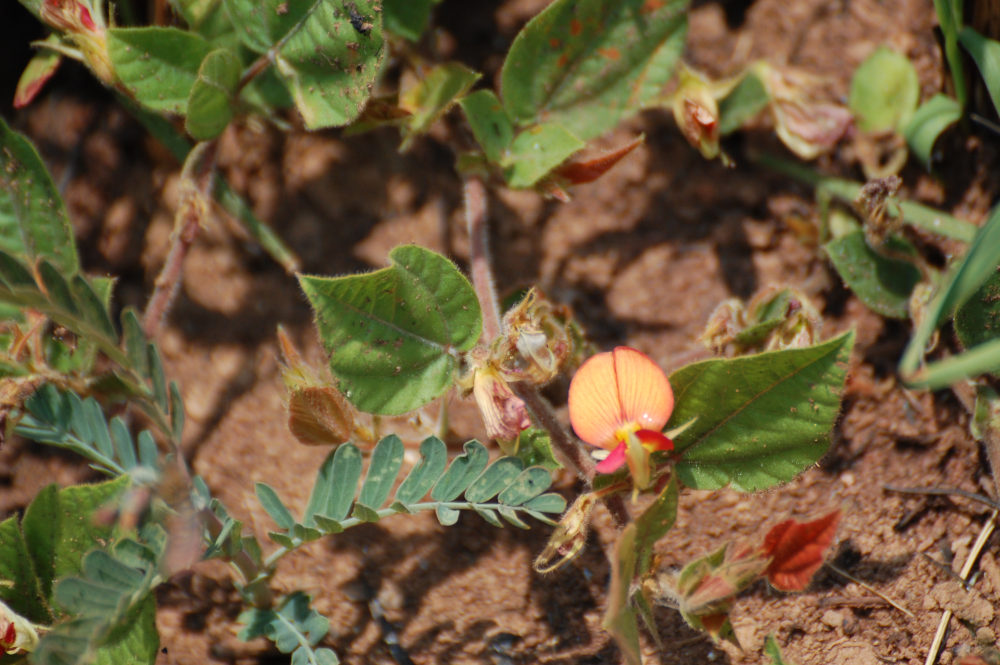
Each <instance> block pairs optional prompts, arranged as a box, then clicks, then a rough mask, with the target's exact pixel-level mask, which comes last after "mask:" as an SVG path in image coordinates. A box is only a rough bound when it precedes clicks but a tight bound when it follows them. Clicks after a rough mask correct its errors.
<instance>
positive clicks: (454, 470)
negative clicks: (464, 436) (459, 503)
mask: <svg viewBox="0 0 1000 665" xmlns="http://www.w3.org/2000/svg"><path fill="white" fill-rule="evenodd" d="M464 450H465V452H464V453H463V454H461V455H459V456H458V457H456V458H455V459H453V460H452V461H451V465H450V466H449V467H448V470H447V471H445V473H444V475H443V476H442V477H441V479H440V480H439V481H438V482H437V484H435V485H434V489H432V490H431V498H432V499H434V500H435V501H454V500H455V499H456V498H458V496H459V495H460V494H461V493H462V492H464V491H465V489H466V488H467V487H468V486H469V484H470V483H472V481H473V480H475V479H476V478H477V477H478V476H479V474H481V473H482V472H483V469H485V468H486V464H487V463H488V462H489V461H490V454H489V453H488V452H487V451H486V448H485V446H483V444H481V443H479V442H478V441H467V442H466V443H465V447H464ZM456 518H457V516H456Z"/></svg>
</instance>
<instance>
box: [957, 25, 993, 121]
mask: <svg viewBox="0 0 1000 665" xmlns="http://www.w3.org/2000/svg"><path fill="white" fill-rule="evenodd" d="M958 41H959V42H961V43H962V46H964V47H965V50H966V51H968V52H969V55H971V56H972V59H973V60H975V61H976V66H977V67H979V73H980V74H982V76H983V82H984V83H985V84H986V89H987V90H988V91H989V93H990V99H992V100H993V108H994V109H996V112H997V113H1000V42H998V41H996V40H994V39H988V38H986V37H984V36H982V35H981V34H979V33H978V32H976V31H975V30H973V29H972V28H970V27H968V26H966V27H964V28H962V29H961V30H960V31H959V33H958Z"/></svg>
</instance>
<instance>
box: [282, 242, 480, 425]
mask: <svg viewBox="0 0 1000 665" xmlns="http://www.w3.org/2000/svg"><path fill="white" fill-rule="evenodd" d="M389 258H390V260H391V262H392V266H391V267H389V268H384V269H382V270H377V271H375V272H372V273H368V274H364V275H351V276H348V277H337V278H333V277H313V276H308V275H301V276H300V277H299V282H300V284H301V286H302V290H303V291H304V292H305V294H306V297H307V298H308V299H309V302H310V304H311V305H312V307H313V310H314V311H315V312H316V325H317V327H318V329H319V334H320V338H321V339H322V341H323V345H324V346H325V347H326V349H327V351H328V352H329V353H330V369H331V371H332V372H333V374H334V376H336V377H337V379H338V380H339V382H340V388H341V390H342V391H343V392H344V394H345V395H346V396H347V398H348V399H349V400H351V401H352V402H353V403H354V404H355V405H356V406H357V407H358V408H359V409H361V410H362V411H367V412H370V413H379V414H386V415H395V414H401V413H406V412H407V411H412V410H413V409H416V408H418V407H420V406H422V405H424V404H426V403H427V402H429V401H431V400H433V399H434V398H436V397H438V396H440V395H441V394H443V393H444V391H445V390H447V389H448V388H449V387H450V386H451V383H452V378H453V375H454V372H455V370H456V368H457V367H458V352H459V351H465V350H468V349H469V348H471V347H472V345H473V344H475V343H476V341H477V340H478V339H479V334H480V330H481V328H482V320H481V315H480V310H479V302H478V300H477V299H476V295H475V292H474V291H473V290H472V286H471V285H470V284H469V281H468V280H467V279H466V278H465V277H464V276H463V275H462V274H461V273H460V272H459V271H458V268H456V267H455V265H454V264H453V263H451V262H450V261H449V260H448V259H446V258H444V257H443V256H441V255H439V254H436V253H434V252H432V251H430V250H427V249H423V248H420V247H416V246H414V245H406V246H402V247H397V248H396V249H394V250H393V251H392V252H391V253H390V254H389Z"/></svg>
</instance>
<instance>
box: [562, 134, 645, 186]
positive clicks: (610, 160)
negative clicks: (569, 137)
mask: <svg viewBox="0 0 1000 665" xmlns="http://www.w3.org/2000/svg"><path fill="white" fill-rule="evenodd" d="M643 140H644V138H643V137H642V136H637V137H636V138H635V139H633V140H632V141H630V142H629V143H627V144H625V145H624V146H622V147H621V148H617V149H616V150H612V151H611V152H606V153H604V154H603V155H598V156H597V157H592V158H590V159H586V160H581V161H571V162H567V163H565V164H563V165H562V166H560V167H559V168H557V169H556V170H555V173H556V175H558V176H560V177H561V178H565V179H566V181H568V182H569V183H570V184H571V185H582V184H584V183H588V182H594V181H595V180H597V179H598V178H600V177H601V176H602V175H604V174H605V173H607V172H608V171H610V170H611V167H613V166H614V165H615V164H617V163H618V162H620V161H621V160H622V159H623V158H624V157H625V155H627V154H629V153H630V152H632V151H633V150H635V149H636V148H637V147H639V144H641V143H642V142H643Z"/></svg>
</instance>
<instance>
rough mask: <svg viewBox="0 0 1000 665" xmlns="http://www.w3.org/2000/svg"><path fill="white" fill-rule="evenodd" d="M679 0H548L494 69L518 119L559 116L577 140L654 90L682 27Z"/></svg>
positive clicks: (678, 46)
mask: <svg viewBox="0 0 1000 665" xmlns="http://www.w3.org/2000/svg"><path fill="white" fill-rule="evenodd" d="M687 6H688V3H687V2H686V0H664V1H663V2H655V3H654V2H647V1H646V0H556V1H555V2H553V3H552V4H550V5H549V6H548V7H546V8H545V9H544V10H543V11H542V12H541V13H540V14H538V15H537V16H536V17H535V18H533V19H532V20H531V21H529V22H528V24H527V25H526V26H525V27H524V29H523V30H521V32H520V33H519V34H518V36H517V37H516V38H515V40H514V43H513V44H512V45H511V47H510V51H509V52H508V54H507V59H506V61H505V62H504V65H503V70H502V72H501V90H502V95H501V96H502V98H503V101H504V105H505V106H506V107H507V112H508V113H510V116H511V117H512V118H513V119H514V120H515V121H516V122H517V123H518V124H521V125H532V124H538V123H548V122H554V123H559V124H560V125H562V126H563V127H565V128H566V130H568V131H569V132H570V133H572V134H573V135H574V136H577V137H579V138H580V139H582V140H584V141H588V140H590V139H592V138H595V137H597V136H600V135H601V134H603V133H604V132H606V131H607V130H609V129H611V128H612V127H614V126H615V125H617V124H618V122H619V121H620V120H622V119H623V118H624V117H626V116H628V115H631V114H633V113H636V112H637V111H639V110H641V109H642V108H643V106H644V105H645V104H648V103H649V102H651V101H653V100H654V99H656V98H657V97H659V96H660V95H661V94H662V91H663V87H664V85H665V84H666V83H667V82H668V81H669V80H670V78H671V77H672V76H673V72H674V66H675V64H676V62H677V59H678V58H679V57H680V54H681V51H682V50H683V48H684V36H685V33H686V31H687V14H686V11H687Z"/></svg>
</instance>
